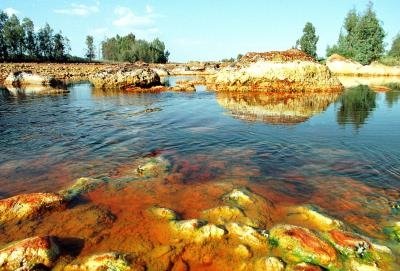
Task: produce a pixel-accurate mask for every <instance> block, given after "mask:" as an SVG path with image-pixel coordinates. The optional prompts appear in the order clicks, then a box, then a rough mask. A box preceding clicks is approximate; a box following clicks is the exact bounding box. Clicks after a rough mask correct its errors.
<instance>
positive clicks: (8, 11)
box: [4, 8, 19, 16]
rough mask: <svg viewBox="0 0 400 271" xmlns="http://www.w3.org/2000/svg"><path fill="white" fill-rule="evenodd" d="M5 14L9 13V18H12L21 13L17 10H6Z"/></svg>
mask: <svg viewBox="0 0 400 271" xmlns="http://www.w3.org/2000/svg"><path fill="white" fill-rule="evenodd" d="M4 12H5V13H7V15H8V16H11V15H13V14H15V15H17V14H18V13H19V11H18V10H16V9H15V8H5V9H4Z"/></svg>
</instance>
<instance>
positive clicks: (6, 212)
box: [0, 193, 65, 224]
mask: <svg viewBox="0 0 400 271" xmlns="http://www.w3.org/2000/svg"><path fill="white" fill-rule="evenodd" d="M64 208H65V205H64V198H63V197H62V196H60V195H58V194H53V193H32V194H21V195H17V196H14V197H11V198H7V199H3V200H0V224H2V223H5V222H9V221H20V220H22V219H26V218H31V217H35V216H38V215H40V214H42V213H43V212H45V211H48V210H54V209H59V210H61V209H64Z"/></svg>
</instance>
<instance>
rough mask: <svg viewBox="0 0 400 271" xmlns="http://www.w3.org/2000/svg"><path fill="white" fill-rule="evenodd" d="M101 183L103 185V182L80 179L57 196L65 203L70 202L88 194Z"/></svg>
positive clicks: (92, 179)
mask: <svg viewBox="0 0 400 271" xmlns="http://www.w3.org/2000/svg"><path fill="white" fill-rule="evenodd" d="M102 183H104V181H103V180H101V179H94V178H85V177H82V178H79V179H77V180H75V182H74V183H73V184H72V185H71V186H70V187H68V188H67V189H65V190H61V191H60V192H59V194H60V195H61V196H62V197H64V199H65V200H66V201H70V200H73V199H74V198H76V197H78V196H79V195H81V194H83V193H87V192H90V191H91V190H93V189H95V188H97V187H98V186H99V185H100V184H102Z"/></svg>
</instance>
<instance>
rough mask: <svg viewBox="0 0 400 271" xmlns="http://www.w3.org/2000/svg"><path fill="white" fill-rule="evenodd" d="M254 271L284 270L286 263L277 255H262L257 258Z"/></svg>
mask: <svg viewBox="0 0 400 271" xmlns="http://www.w3.org/2000/svg"><path fill="white" fill-rule="evenodd" d="M253 270H254V271H283V270H285V264H284V263H283V262H282V261H281V260H279V259H278V258H276V257H261V258H258V259H256V260H255V263H254V269H253Z"/></svg>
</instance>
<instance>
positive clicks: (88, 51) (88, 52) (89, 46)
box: [85, 36, 96, 61]
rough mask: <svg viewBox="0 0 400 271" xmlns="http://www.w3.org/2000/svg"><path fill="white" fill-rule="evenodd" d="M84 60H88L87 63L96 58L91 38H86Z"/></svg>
mask: <svg viewBox="0 0 400 271" xmlns="http://www.w3.org/2000/svg"><path fill="white" fill-rule="evenodd" d="M85 56H86V58H87V59H89V61H92V59H93V58H94V57H95V56H96V54H95V48H94V44H93V36H86V54H85Z"/></svg>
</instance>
